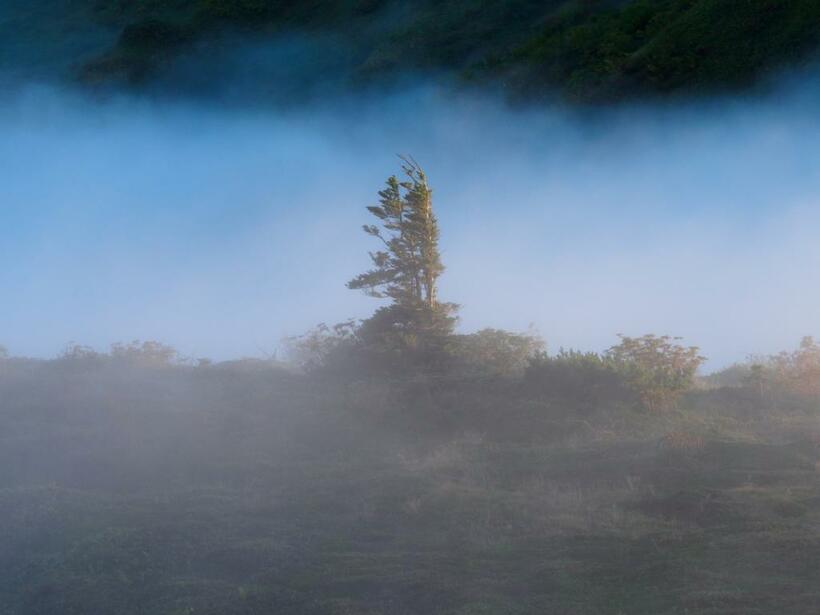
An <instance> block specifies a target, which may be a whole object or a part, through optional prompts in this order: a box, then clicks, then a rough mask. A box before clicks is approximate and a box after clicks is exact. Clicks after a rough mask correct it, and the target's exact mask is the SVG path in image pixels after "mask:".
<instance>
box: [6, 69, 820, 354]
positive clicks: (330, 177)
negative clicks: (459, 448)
mask: <svg viewBox="0 0 820 615" xmlns="http://www.w3.org/2000/svg"><path fill="white" fill-rule="evenodd" d="M817 117H818V115H817V107H816V104H814V103H813V102H812V100H811V96H810V95H809V94H808V93H806V92H803V91H802V90H801V89H800V88H798V87H796V86H795V85H794V83H793V82H792V83H784V84H783V85H782V86H780V87H779V89H778V90H777V92H776V93H775V94H772V95H769V96H766V97H757V98H754V99H731V100H728V99H723V100H719V101H712V102H708V103H703V102H699V103H685V104H684V103H681V104H679V105H676V106H664V107H662V108H661V107H650V106H643V107H631V108H620V109H618V110H614V111H606V112H604V111H584V112H570V111H567V110H561V109H540V110H531V109H530V110H513V109H510V108H508V107H507V106H505V105H504V104H503V103H502V102H500V101H498V100H496V99H494V98H492V97H486V98H477V97H475V96H471V95H467V94H461V95H456V94H453V93H447V92H442V91H440V90H437V89H435V88H433V87H429V88H428V87H416V88H412V89H405V90H401V91H398V92H394V93H392V94H383V95H380V96H374V95H368V96H359V97H357V96H352V95H348V96H344V97H341V96H340V97H339V98H334V99H332V100H327V101H324V102H314V103H311V104H306V105H304V106H302V107H300V108H298V109H294V108H290V109H287V110H273V109H268V110H265V109H259V108H256V109H253V110H248V109H247V108H243V107H242V106H241V105H235V106H231V107H224V106H219V105H216V104H209V103H205V102H196V103H195V102H182V101H172V100H167V99H166V100H163V101H157V100H150V99H139V98H135V97H126V96H121V97H109V98H106V99H104V100H92V99H89V98H88V97H86V96H84V95H81V94H78V93H76V92H71V91H66V90H61V89H57V88H54V87H44V86H37V87H35V86H27V87H24V88H20V89H18V90H16V91H15V92H14V93H11V94H7V95H6V96H4V97H3V99H2V102H0V134H2V138H0V180H1V181H0V259H2V263H3V265H2V267H0V294H2V297H3V306H2V318H0V342H1V343H2V344H4V345H6V346H7V347H8V348H9V349H10V351H11V352H12V353H14V354H20V355H29V356H53V355H54V354H56V353H58V352H59V351H60V349H61V348H62V347H63V346H64V345H65V344H66V343H67V342H69V341H72V340H73V341H77V342H80V343H84V344H89V345H92V346H94V347H97V348H99V349H104V348H106V347H107V346H108V344H110V343H112V342H115V341H118V340H130V339H136V338H140V339H158V340H161V341H163V342H166V343H169V344H172V345H174V346H175V347H177V348H178V349H179V350H180V351H181V352H182V353H183V354H185V355H190V356H195V357H200V356H209V357H213V358H217V359H227V358H234V357H240V356H257V357H262V356H272V355H274V354H275V353H276V351H277V348H278V347H279V345H280V341H281V339H282V338H283V337H284V336H287V335H292V334H296V333H300V332H301V331H303V330H305V329H307V328H309V327H311V326H312V325H315V324H316V323H318V322H322V321H324V322H336V321H340V320H343V319H345V318H348V317H365V316H367V315H368V314H370V313H371V312H372V310H373V309H374V307H375V305H377V302H375V301H374V300H372V299H369V298H367V297H363V296H361V295H359V294H358V293H355V292H352V291H350V290H347V289H346V288H345V282H346V281H347V280H348V279H350V278H351V277H353V276H354V275H355V274H357V273H359V272H360V271H362V270H364V269H365V268H367V266H368V264H369V263H368V257H367V251H368V250H370V249H373V248H374V246H373V244H372V243H371V241H369V239H370V238H368V237H367V236H365V235H364V234H363V233H362V232H361V230H360V226H361V224H363V223H366V222H369V221H368V218H367V212H366V211H365V209H364V208H365V206H366V205H370V204H372V203H374V201H375V200H376V191H377V190H379V189H380V187H381V185H382V182H383V181H384V179H385V178H386V177H387V176H388V175H390V174H392V173H395V172H397V171H398V160H397V159H396V157H395V154H397V153H410V154H412V155H413V156H414V157H415V158H416V159H418V160H419V161H420V162H421V163H422V165H423V166H424V167H425V169H426V170H427V172H428V175H429V177H430V180H431V184H432V186H433V187H434V190H435V206H436V208H437V211H438V214H439V219H440V223H441V227H442V244H441V245H442V251H443V259H444V262H445V264H446V265H447V272H446V273H445V275H444V276H443V278H442V290H441V295H442V297H443V298H444V299H447V300H451V301H455V302H458V303H460V304H461V305H462V310H461V322H460V328H461V329H462V330H464V331H471V330H475V329H478V328H482V327H487V326H491V327H500V328H507V329H513V330H523V329H526V328H527V327H528V326H530V325H531V324H532V325H534V326H535V327H536V328H537V329H538V330H539V331H540V333H541V334H542V335H543V337H544V338H545V339H546V341H547V343H548V345H549V347H550V348H551V349H557V348H559V347H561V346H564V347H576V348H582V349H590V350H601V349H604V348H606V347H608V346H610V345H611V344H613V343H614V342H615V341H616V338H615V335H616V334H617V333H625V334H641V333H645V332H655V333H669V334H674V335H680V336H683V337H684V338H685V340H686V341H687V342H691V343H693V344H698V345H700V346H701V347H702V349H703V352H704V354H706V355H707V356H708V357H709V358H710V362H709V366H710V367H719V366H721V365H725V364H728V363H731V362H733V361H736V360H742V359H744V358H745V357H746V356H747V355H748V354H750V353H769V352H776V351H778V350H780V349H783V348H788V347H792V346H794V344H795V342H796V341H797V340H798V339H799V338H800V336H802V335H804V334H811V333H812V332H817V331H818V327H817V314H818V313H820V289H818V286H817V284H816V283H815V277H816V272H817V270H818V266H820V246H818V242H817V237H818V236H820V214H818V211H817V203H816V200H817V194H818V187H820V173H819V172H818V165H817V159H818V154H820V138H819V137H820V123H818V121H817Z"/></svg>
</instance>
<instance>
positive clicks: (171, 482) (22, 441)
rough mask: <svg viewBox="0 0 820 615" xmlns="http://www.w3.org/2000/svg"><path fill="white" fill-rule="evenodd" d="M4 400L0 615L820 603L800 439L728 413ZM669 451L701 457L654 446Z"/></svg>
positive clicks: (306, 393)
mask: <svg viewBox="0 0 820 615" xmlns="http://www.w3.org/2000/svg"><path fill="white" fill-rule="evenodd" d="M501 389H503V387H501ZM0 394H2V398H1V399H2V400H3V403H2V407H0V462H1V463H0V538H2V544H3V549H2V550H0V613H3V615H23V614H26V615H33V614H46V613H57V612H59V613H65V614H78V615H79V614H80V613H82V614H83V615H95V614H103V613H105V614H108V613H121V614H129V613H133V614H137V613H139V614H140V615H152V614H157V615H158V614H163V615H165V614H183V613H185V614H193V613H203V614H210V613H212V614H214V615H217V614H219V615H227V614H251V613H260V614H261V613H274V612H275V613H279V614H300V615H301V614H306V613H310V614H317V615H318V614H354V613H355V614H357V615H358V614H365V613H369V614H377V613H378V614H385V615H387V614H389V615H397V614H398V615H401V614H419V615H422V614H423V615H429V614H433V613H442V614H444V613H446V614H454V615H455V614H459V615H467V614H490V613H492V614H495V613H511V614H512V613H517V614H525V613H526V614H528V613H533V614H536V613H538V614H541V613H578V614H585V613H588V614H600V613H638V614H640V613H645V614H647V615H648V614H652V615H655V614H657V613H716V614H717V613H721V614H727V613H730V614H731V613H736V614H738V615H740V614H743V615H749V614H753V613H772V612H785V613H794V614H802V613H806V614H810V613H811V614H813V613H816V612H817V610H818V605H820V590H818V587H820V585H818V581H820V539H818V537H817V534H816V527H817V526H818V523H820V507H818V506H817V504H818V502H820V480H818V474H817V470H816V468H815V463H816V462H817V460H818V459H820V455H818V451H817V450H816V445H814V444H812V443H810V442H801V437H800V435H799V434H800V433H801V432H802V433H803V434H805V433H806V432H807V430H809V429H810V428H811V426H813V425H814V424H815V423H816V418H815V416H814V414H812V413H809V414H806V413H804V412H798V411H794V412H781V413H780V414H778V415H776V416H774V415H769V416H766V415H762V414H759V413H756V412H755V411H753V410H752V409H751V406H752V405H753V404H751V403H750V400H748V399H746V398H744V397H743V396H742V395H740V396H738V395H736V394H734V393H731V392H720V391H718V392H714V393H698V394H696V395H694V396H693V397H691V398H690V399H689V400H687V402H686V405H685V412H679V413H673V414H671V415H668V416H665V417H654V418H653V417H649V416H646V415H644V414H640V413H638V414H636V413H634V411H627V410H624V409H621V410H615V409H612V411H606V412H604V413H603V414H600V415H597V416H590V417H588V420H585V421H581V422H579V421H573V420H572V419H571V417H572V416H573V413H572V412H570V413H569V414H567V412H566V411H567V409H566V408H561V409H559V408H556V407H554V406H553V405H552V404H551V402H550V401H549V400H538V399H536V400H516V398H514V397H509V396H508V395H507V393H498V394H497V395H496V396H493V394H492V393H489V392H488V391H487V390H486V388H485V389H484V390H481V389H479V390H476V391H473V392H472V393H470V391H468V390H462V391H459V392H458V394H457V395H455V399H457V400H461V401H460V402H458V403H460V404H463V407H462V406H458V407H450V408H449V409H448V410H447V412H445V413H444V414H442V411H443V409H444V408H443V407H440V406H439V407H427V406H425V404H426V403H428V402H424V403H421V405H418V404H416V405H415V406H414V407H408V408H405V410H406V411H412V412H413V413H415V414H414V417H415V418H414V421H418V422H419V423H421V424H430V423H432V424H435V425H436V429H435V430H432V432H427V433H420V432H415V433H408V432H407V430H406V429H400V430H397V429H395V428H394V427H389V426H388V425H386V424H384V423H383V421H382V422H380V421H379V420H377V417H378V416H380V413H381V412H383V411H384V408H385V407H388V406H391V405H394V404H395V399H393V400H392V401H391V398H390V395H389V392H388V391H385V390H384V389H383V388H380V387H378V386H376V387H367V386H363V385H362V383H358V384H356V385H355V386H351V387H340V388H336V387H327V386H317V385H316V383H314V382H310V381H306V380H304V379H302V378H299V377H294V376H289V375H287V374H282V373H279V372H276V371H271V370H270V369H267V368H262V369H259V370H253V369H239V368H232V367H210V368H197V369H191V368H165V369H159V370H150V369H148V370H140V369H126V370H121V369H107V368H103V369H97V368H87V367H86V368H84V367H82V366H80V367H77V366H72V365H65V364H59V363H50V364H49V363H47V364H29V365H25V364H18V365H16V366H11V367H9V366H7V368H6V369H5V373H4V374H3V375H2V376H1V377H0ZM412 405H413V404H411V406H412ZM467 406H469V407H467ZM459 412H460V413H461V418H458V419H457V423H458V422H462V423H463V424H462V426H461V427H459V426H458V425H453V424H449V425H448V424H447V421H446V420H445V421H444V422H442V420H443V418H444V417H446V416H447V414H450V413H453V415H454V416H459ZM374 413H375V414H374ZM473 414H475V417H474V418H470V417H471V416H472V415H473ZM493 421H496V423H493ZM493 424H495V425H496V428H492V427H491V426H492V425H493ZM379 425H381V426H379ZM465 425H467V426H468V427H469V428H468V429H467V431H466V432H465V431H464V429H463V427H464V426H465ZM569 425H574V427H572V428H571V429H570V431H569V432H563V430H564V429H565V428H566V427H567V426H569ZM675 429H678V430H680V429H684V430H689V431H698V432H700V433H703V434H705V445H704V446H703V447H702V448H696V449H693V450H688V451H687V450H683V451H678V450H670V449H666V448H658V446H657V440H658V435H659V434H662V433H666V432H667V431H669V430H675ZM480 432H483V435H478V434H479V433H480ZM562 432H563V435H560V436H559V435H558V434H559V433H562ZM447 434H449V435H447Z"/></svg>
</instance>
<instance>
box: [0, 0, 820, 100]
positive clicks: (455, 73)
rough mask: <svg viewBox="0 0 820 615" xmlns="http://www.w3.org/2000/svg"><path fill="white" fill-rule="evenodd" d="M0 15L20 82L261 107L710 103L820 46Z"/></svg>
mask: <svg viewBox="0 0 820 615" xmlns="http://www.w3.org/2000/svg"><path fill="white" fill-rule="evenodd" d="M0 11H2V12H0V34H2V35H3V36H2V39H3V40H4V41H5V42H4V43H2V45H3V46H2V47H0V51H4V52H5V53H4V55H5V56H6V58H5V61H3V60H0V65H3V66H6V67H7V68H8V66H10V65H14V66H15V67H16V68H18V70H19V69H20V67H21V66H25V67H28V69H29V70H27V71H26V70H24V71H23V72H24V73H37V72H38V71H40V72H46V71H48V70H52V71H56V70H61V71H62V72H63V74H64V75H65V74H68V73H70V74H71V75H72V77H73V78H74V79H80V80H81V81H83V82H84V83H86V84H94V85H104V84H129V85H130V86H132V87H139V88H146V87H152V86H156V87H160V88H162V89H163V90H170V91H171V92H173V91H175V90H179V91H183V92H185V91H193V92H195V93H210V94H213V93H214V92H217V91H219V90H220V82H221V81H224V80H226V79H227V80H230V76H231V75H235V74H236V73H237V72H241V73H242V76H243V77H242V78H243V81H242V84H244V85H245V86H248V85H249V84H253V88H256V90H255V91H254V92H252V93H251V95H252V96H257V95H264V93H265V92H267V93H268V94H269V95H272V96H275V94H276V93H277V92H279V93H280V95H281V94H282V93H284V95H285V96H291V95H294V94H305V93H311V92H315V91H316V89H317V87H318V88H320V89H321V88H327V87H330V86H332V87H333V88H350V87H356V88H360V87H365V86H369V87H374V86H382V85H385V84H391V83H396V82H397V81H400V80H403V79H412V78H414V77H418V76H419V75H424V76H425V78H437V79H443V80H446V81H453V82H455V83H456V84H460V85H461V86H472V87H479V88H497V87H500V88H502V89H503V90H504V92H505V93H506V94H507V95H508V96H509V97H510V98H512V99H516V100H533V99H535V100H539V99H544V98H552V97H554V96H559V97H560V98H562V99H563V100H566V101H570V102H582V103H589V102H593V103H600V102H612V101H617V100H623V99H633V98H645V97H656V96H666V95H668V94H670V93H674V94H699V93H708V92H717V91H724V90H726V89H737V88H746V87H749V86H751V85H753V84H755V83H756V82H757V81H758V80H760V79H761V78H762V77H765V76H766V75H768V74H770V73H771V72H772V71H775V70H778V69H781V68H785V67H794V66H799V65H801V64H802V63H804V62H806V61H807V60H810V59H811V57H812V56H813V52H814V51H815V49H816V47H817V44H818V35H820V5H818V4H817V3H816V2H814V1H812V0H793V1H791V2H784V1H782V0H760V1H757V2H746V1H743V0H729V1H728V2H727V1H725V0H721V1H719V0H632V1H624V0H599V1H596V2H588V1H580V0H550V1H547V2H543V1H542V2H535V1H533V0H504V1H502V2H477V1H476V0H452V1H449V2H431V1H424V0H419V1H416V2H386V1H383V0H328V1H325V2H270V1H266V0H242V1H240V2H228V1H223V0H184V1H183V0H176V1H168V2H161V1H159V0H140V1H138V2H125V1H122V0H120V1H119V2H109V3H101V2H97V1H95V0H36V1H35V2H30V3H22V2H19V1H17V0H15V1H14V2H11V3H10V4H9V6H8V7H7V8H5V9H0ZM4 13H5V14H4ZM43 41H47V44H46V45H44V46H43V45H41V43H42V42H43ZM0 57H2V56H0ZM69 59H70V61H69ZM68 68H70V70H67V69H68ZM229 85H230V86H232V87H234V86H235V85H236V84H235V83H230V84H229ZM253 88H251V89H253Z"/></svg>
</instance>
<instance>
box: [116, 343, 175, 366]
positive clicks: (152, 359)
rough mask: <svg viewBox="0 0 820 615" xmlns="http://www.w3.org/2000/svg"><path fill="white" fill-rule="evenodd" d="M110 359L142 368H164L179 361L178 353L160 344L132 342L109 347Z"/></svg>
mask: <svg viewBox="0 0 820 615" xmlns="http://www.w3.org/2000/svg"><path fill="white" fill-rule="evenodd" d="M111 358H112V359H114V360H115V361H121V362H124V363H128V364H130V365H139V366H142V367H166V366H168V365H172V364H173V363H176V362H178V361H179V359H180V357H179V353H178V352H177V351H176V350H175V349H174V348H172V347H171V346H167V345H165V344H162V343H160V342H153V341H147V342H140V341H139V340H134V341H133V342H129V343H127V344H124V343H122V342H117V343H116V344H112V345H111Z"/></svg>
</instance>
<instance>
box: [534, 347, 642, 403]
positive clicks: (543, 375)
mask: <svg viewBox="0 0 820 615" xmlns="http://www.w3.org/2000/svg"><path fill="white" fill-rule="evenodd" d="M524 388H525V390H526V391H527V392H529V393H530V394H533V393H534V394H537V395H539V396H546V397H548V398H552V399H555V400H557V401H559V402H561V403H563V404H566V405H567V406H568V407H570V408H572V409H576V410H580V411H581V412H584V413H589V412H591V411H593V410H595V409H597V408H599V407H601V406H603V405H605V404H607V403H624V402H630V401H632V400H633V398H634V396H633V394H632V392H631V390H630V388H629V386H628V383H627V381H626V379H625V378H624V375H623V373H622V372H621V370H620V369H619V365H618V364H617V363H616V362H615V361H613V360H612V359H610V358H609V357H607V356H601V355H599V354H596V353H594V352H579V351H577V350H563V349H562V350H561V351H560V352H559V353H558V354H557V355H556V356H553V357H551V356H549V355H548V354H547V353H546V352H540V353H538V354H536V355H535V356H534V357H532V358H531V359H530V360H529V364H528V366H527V370H526V373H525V375H524Z"/></svg>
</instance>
